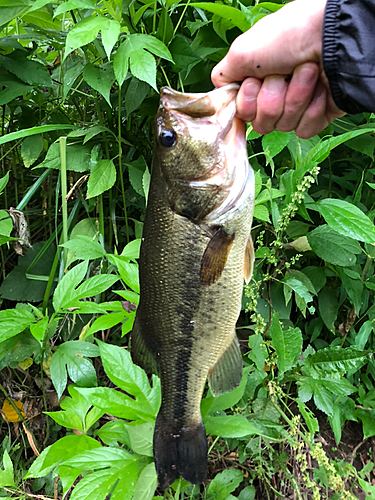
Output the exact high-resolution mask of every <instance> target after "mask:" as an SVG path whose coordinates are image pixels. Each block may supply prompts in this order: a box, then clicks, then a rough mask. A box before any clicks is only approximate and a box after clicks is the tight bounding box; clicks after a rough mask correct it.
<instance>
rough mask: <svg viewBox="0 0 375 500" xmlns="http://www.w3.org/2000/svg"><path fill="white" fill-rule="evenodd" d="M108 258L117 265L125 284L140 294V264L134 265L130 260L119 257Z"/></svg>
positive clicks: (110, 256) (111, 256)
mask: <svg viewBox="0 0 375 500" xmlns="http://www.w3.org/2000/svg"><path fill="white" fill-rule="evenodd" d="M108 257H109V258H110V260H111V261H112V262H113V263H114V264H115V265H116V267H117V270H118V272H119V274H120V276H121V279H122V280H123V281H124V283H125V284H126V285H128V286H129V287H130V288H131V289H132V290H134V291H135V292H138V293H139V273H138V264H132V263H131V262H129V261H128V259H126V258H124V257H121V256H117V255H108Z"/></svg>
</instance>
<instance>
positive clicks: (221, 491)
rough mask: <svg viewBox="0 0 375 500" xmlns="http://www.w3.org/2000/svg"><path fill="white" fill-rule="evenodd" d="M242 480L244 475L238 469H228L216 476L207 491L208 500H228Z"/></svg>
mask: <svg viewBox="0 0 375 500" xmlns="http://www.w3.org/2000/svg"><path fill="white" fill-rule="evenodd" d="M242 480H243V474H242V472H241V471H240V470H238V469H227V470H224V471H223V472H220V473H219V474H216V476H215V477H214V478H213V480H212V481H211V483H210V485H209V487H208V489H207V500H226V498H227V496H228V495H229V494H230V493H232V492H233V491H234V490H235V489H236V488H238V486H239V485H240V484H241V482H242Z"/></svg>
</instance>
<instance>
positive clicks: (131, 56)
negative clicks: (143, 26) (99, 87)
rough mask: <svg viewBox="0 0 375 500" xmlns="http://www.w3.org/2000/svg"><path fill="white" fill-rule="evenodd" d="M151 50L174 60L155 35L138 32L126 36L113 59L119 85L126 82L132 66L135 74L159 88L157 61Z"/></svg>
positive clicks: (159, 55)
mask: <svg viewBox="0 0 375 500" xmlns="http://www.w3.org/2000/svg"><path fill="white" fill-rule="evenodd" d="M146 50H147V51H148V52H146ZM150 52H151V53H152V54H154V55H155V56H158V57H162V58H163V59H167V60H168V61H171V62H173V59H172V56H171V53H170V52H169V50H168V49H167V47H166V46H165V45H164V43H163V42H161V41H160V40H158V39H157V38H155V37H154V36H152V35H144V34H138V33H137V34H132V35H128V36H127V37H126V39H125V41H124V42H123V43H122V44H121V45H120V47H119V48H118V50H117V52H116V55H115V57H114V59H113V69H114V72H115V75H116V79H117V81H118V83H119V85H122V84H123V83H124V80H125V78H126V75H127V72H128V69H129V67H130V71H131V73H132V74H133V76H135V77H136V78H138V79H139V80H142V81H144V82H147V83H148V84H149V85H151V87H153V88H154V89H155V90H157V87H156V62H155V59H154V57H153V56H151V54H150Z"/></svg>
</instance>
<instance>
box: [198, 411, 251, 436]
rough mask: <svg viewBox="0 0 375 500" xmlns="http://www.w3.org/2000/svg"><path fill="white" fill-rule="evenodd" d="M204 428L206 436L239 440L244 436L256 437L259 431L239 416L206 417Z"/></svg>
mask: <svg viewBox="0 0 375 500" xmlns="http://www.w3.org/2000/svg"><path fill="white" fill-rule="evenodd" d="M203 422H204V426H205V428H206V432H207V434H210V435H211V436H221V437H222V438H234V439H236V438H241V437H244V436H258V435H259V430H258V429H257V428H256V427H255V425H254V424H252V423H251V422H249V421H248V420H247V419H246V418H245V417H242V416H240V415H228V416H225V417H221V416H220V417H210V416H208V417H206V418H205V419H204V420H203Z"/></svg>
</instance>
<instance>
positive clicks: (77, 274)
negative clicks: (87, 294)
mask: <svg viewBox="0 0 375 500" xmlns="http://www.w3.org/2000/svg"><path fill="white" fill-rule="evenodd" d="M87 267H88V261H84V262H81V263H80V264H77V265H76V266H74V267H73V269H71V270H70V271H68V272H67V274H66V275H65V276H64V277H63V279H62V280H61V281H60V283H59V284H58V285H57V287H56V290H55V293H54V294H53V301H52V304H53V307H54V308H55V311H59V310H60V309H61V308H63V307H64V306H65V305H66V304H68V303H69V302H71V301H72V300H73V299H74V295H73V290H74V289H75V287H76V286H78V285H79V284H80V283H81V281H82V280H83V278H84V277H85V276H86V272H87Z"/></svg>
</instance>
